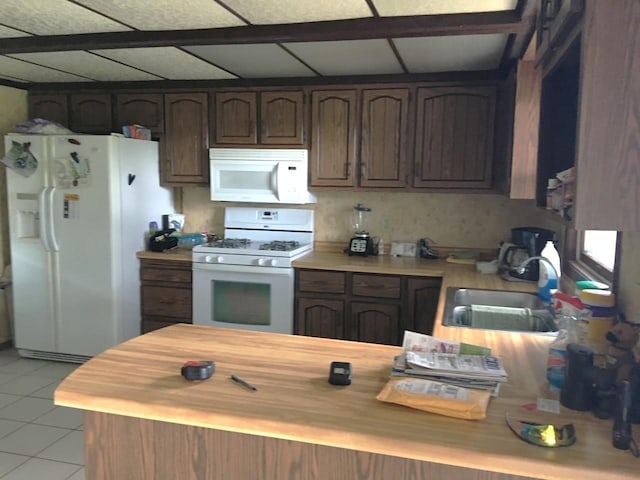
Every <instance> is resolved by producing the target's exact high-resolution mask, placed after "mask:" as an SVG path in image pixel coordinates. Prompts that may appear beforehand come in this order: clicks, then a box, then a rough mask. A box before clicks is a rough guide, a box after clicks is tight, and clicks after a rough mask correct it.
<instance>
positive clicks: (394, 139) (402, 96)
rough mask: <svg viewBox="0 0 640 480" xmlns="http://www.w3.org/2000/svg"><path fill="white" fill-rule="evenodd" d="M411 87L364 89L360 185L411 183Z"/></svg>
mask: <svg viewBox="0 0 640 480" xmlns="http://www.w3.org/2000/svg"><path fill="white" fill-rule="evenodd" d="M408 124H409V89H407V88H401V89H393V88H389V89H371V90H364V91H363V92H362V131H361V135H360V138H361V147H360V186H362V187H404V186H406V185H407V152H408V137H409V125H408Z"/></svg>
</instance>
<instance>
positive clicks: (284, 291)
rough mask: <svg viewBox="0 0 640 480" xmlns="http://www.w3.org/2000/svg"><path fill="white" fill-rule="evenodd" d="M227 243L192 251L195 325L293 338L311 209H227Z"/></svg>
mask: <svg viewBox="0 0 640 480" xmlns="http://www.w3.org/2000/svg"><path fill="white" fill-rule="evenodd" d="M224 237H225V238H224V239H221V240H214V241H213V242H210V243H207V244H204V245H198V246H196V247H194V248H193V251H192V262H193V264H192V265H193V323H194V324H196V325H209V326H216V327H224V328H239V329H246V330H259V331H266V332H274V333H293V277H294V272H293V267H291V263H292V262H293V260H295V259H296V258H299V257H301V256H302V255H304V254H306V253H308V252H311V251H312V250H313V239H314V224H313V210H302V209H286V208H239V207H229V208H227V209H226V210H225V230H224Z"/></svg>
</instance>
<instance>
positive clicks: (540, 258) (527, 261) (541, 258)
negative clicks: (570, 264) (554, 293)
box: [516, 256, 560, 282]
mask: <svg viewBox="0 0 640 480" xmlns="http://www.w3.org/2000/svg"><path fill="white" fill-rule="evenodd" d="M532 260H539V261H543V262H544V263H546V264H547V265H549V266H550V267H551V269H552V270H553V271H554V272H555V274H556V278H557V279H558V282H559V281H560V275H559V273H558V270H556V267H554V266H553V263H551V262H550V261H549V259H548V258H547V257H542V256H538V257H529V258H527V259H526V260H525V261H524V262H522V263H521V264H520V266H518V268H516V271H517V272H518V273H524V267H526V266H527V265H528V264H529V262H531V261H532Z"/></svg>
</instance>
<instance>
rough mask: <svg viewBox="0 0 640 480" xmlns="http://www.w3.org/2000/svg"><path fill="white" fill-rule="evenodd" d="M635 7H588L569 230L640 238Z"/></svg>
mask: <svg viewBox="0 0 640 480" xmlns="http://www.w3.org/2000/svg"><path fill="white" fill-rule="evenodd" d="M638 25H640V2H638V1H637V0H620V1H617V2H601V1H587V3H586V10H585V19H584V34H583V35H584V38H583V41H582V61H583V65H582V74H581V77H582V83H581V86H580V91H581V98H580V114H579V134H578V154H577V157H578V158H577V168H576V170H577V198H576V207H575V208H576V211H575V213H576V216H575V228H576V229H581V230H582V229H585V230H586V229H588V230H619V231H635V232H637V231H639V230H640V202H639V201H638V189H639V188H640V187H639V181H638V178H639V177H640V172H639V170H638V165H639V156H640V151H639V137H638V135H639V134H638V125H640V107H639V99H640V35H639V34H638Z"/></svg>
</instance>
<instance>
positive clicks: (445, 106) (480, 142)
mask: <svg viewBox="0 0 640 480" xmlns="http://www.w3.org/2000/svg"><path fill="white" fill-rule="evenodd" d="M417 96H418V100H417V119H416V148H415V172H414V179H413V183H414V187H427V188H463V189H464V188H490V187H491V165H492V158H493V142H494V126H493V124H494V116H495V115H494V112H495V103H496V91H495V88H494V87H434V88H419V89H418V95H417Z"/></svg>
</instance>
